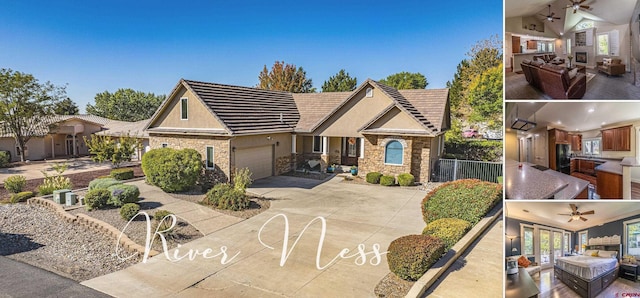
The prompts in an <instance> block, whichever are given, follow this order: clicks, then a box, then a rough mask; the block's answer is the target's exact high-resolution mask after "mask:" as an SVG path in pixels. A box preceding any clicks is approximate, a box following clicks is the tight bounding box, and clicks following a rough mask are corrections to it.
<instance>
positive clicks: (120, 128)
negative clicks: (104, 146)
mask: <svg viewBox="0 0 640 298" xmlns="http://www.w3.org/2000/svg"><path fill="white" fill-rule="evenodd" d="M149 120H150V119H146V120H140V121H136V122H126V121H118V120H109V121H108V122H107V123H106V124H105V125H104V127H103V129H104V130H103V131H100V132H97V133H96V134H98V135H105V136H112V137H119V136H122V135H126V134H129V135H130V136H132V137H138V138H148V137H149V133H148V132H147V131H146V130H144V128H145V127H146V126H147V124H149Z"/></svg>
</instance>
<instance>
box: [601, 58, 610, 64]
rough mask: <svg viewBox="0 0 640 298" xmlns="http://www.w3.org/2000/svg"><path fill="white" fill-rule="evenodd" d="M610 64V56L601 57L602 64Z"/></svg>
mask: <svg viewBox="0 0 640 298" xmlns="http://www.w3.org/2000/svg"><path fill="white" fill-rule="evenodd" d="M610 64H611V58H602V65H604V66H609V65H610Z"/></svg>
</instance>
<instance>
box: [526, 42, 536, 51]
mask: <svg viewBox="0 0 640 298" xmlns="http://www.w3.org/2000/svg"><path fill="white" fill-rule="evenodd" d="M537 49H538V41H536V40H527V50H537Z"/></svg>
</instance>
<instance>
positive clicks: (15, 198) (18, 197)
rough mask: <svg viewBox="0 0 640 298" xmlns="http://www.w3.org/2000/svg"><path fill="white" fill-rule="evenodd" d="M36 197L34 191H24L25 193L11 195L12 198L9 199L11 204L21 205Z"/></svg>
mask: <svg viewBox="0 0 640 298" xmlns="http://www.w3.org/2000/svg"><path fill="white" fill-rule="evenodd" d="M34 196H35V194H34V193H33V192H32V191H23V192H19V193H14V194H11V198H10V199H9V202H11V203H14V204H15V203H20V202H24V201H26V200H28V199H30V198H33V197H34Z"/></svg>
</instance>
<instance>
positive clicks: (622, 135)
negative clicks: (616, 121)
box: [601, 126, 631, 151]
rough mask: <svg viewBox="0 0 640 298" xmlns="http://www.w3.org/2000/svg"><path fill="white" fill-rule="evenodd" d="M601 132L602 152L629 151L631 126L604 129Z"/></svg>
mask: <svg viewBox="0 0 640 298" xmlns="http://www.w3.org/2000/svg"><path fill="white" fill-rule="evenodd" d="M601 132H602V151H630V150H631V126H624V127H617V128H610V129H604V130H602V131H601Z"/></svg>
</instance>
